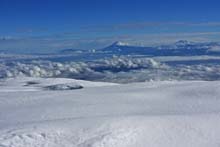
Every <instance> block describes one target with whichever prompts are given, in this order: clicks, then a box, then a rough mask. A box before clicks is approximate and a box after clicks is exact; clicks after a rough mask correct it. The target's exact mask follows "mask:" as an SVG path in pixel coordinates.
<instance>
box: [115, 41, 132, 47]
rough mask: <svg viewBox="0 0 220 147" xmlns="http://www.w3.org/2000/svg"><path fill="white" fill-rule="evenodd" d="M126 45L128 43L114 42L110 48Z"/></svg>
mask: <svg viewBox="0 0 220 147" xmlns="http://www.w3.org/2000/svg"><path fill="white" fill-rule="evenodd" d="M128 45H129V44H128V43H125V42H121V41H116V42H114V43H113V44H112V45H111V46H128Z"/></svg>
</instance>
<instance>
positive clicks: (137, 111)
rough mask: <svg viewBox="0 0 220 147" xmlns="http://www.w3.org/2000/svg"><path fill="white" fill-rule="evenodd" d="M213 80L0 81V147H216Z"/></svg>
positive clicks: (217, 108)
mask: <svg viewBox="0 0 220 147" xmlns="http://www.w3.org/2000/svg"><path fill="white" fill-rule="evenodd" d="M219 124H220V82H217V81H216V82H195V81H194V82H190V81H188V82H146V83H133V84H125V85H117V84H111V83H99V82H87V81H79V80H70V79H39V78H20V79H8V80H4V81H1V82H0V147H219V146H220V126H219Z"/></svg>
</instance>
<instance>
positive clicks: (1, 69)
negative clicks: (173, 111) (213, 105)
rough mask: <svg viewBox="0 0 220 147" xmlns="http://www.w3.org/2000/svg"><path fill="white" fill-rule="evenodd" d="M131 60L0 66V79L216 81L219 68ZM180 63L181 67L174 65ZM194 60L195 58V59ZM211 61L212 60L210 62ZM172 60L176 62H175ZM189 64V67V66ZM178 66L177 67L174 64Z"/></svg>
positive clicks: (132, 58) (146, 59)
mask: <svg viewBox="0 0 220 147" xmlns="http://www.w3.org/2000/svg"><path fill="white" fill-rule="evenodd" d="M173 58H174V59H169V60H170V61H171V62H172V64H170V63H167V62H168V61H166V60H167V59H163V58H161V59H160V58H158V60H161V61H163V60H164V62H159V61H158V60H154V59H152V58H137V57H136V58H134V57H132V56H131V57H129V56H119V57H112V58H105V59H100V60H94V61H87V62H86V61H85V62H53V61H45V60H38V61H34V60H30V61H23V62H21V61H20V62H19V61H14V62H2V63H1V64H0V77H1V78H8V77H22V76H27V77H61V78H74V79H84V80H91V81H109V82H117V83H128V82H143V81H150V80H219V79H220V64H218V61H216V63H212V62H211V63H208V62H207V63H206V62H204V63H203V61H202V60H201V59H202V58H204V59H206V60H204V61H207V60H208V59H209V58H208V57H201V59H200V58H198V59H197V60H198V61H197V63H196V64H192V63H193V62H194V61H190V58H191V57H190V58H187V59H185V58H186V57H185V58H184V59H181V58H177V57H173ZM179 59H181V60H182V61H184V62H189V63H187V64H185V63H178V62H180V61H179ZM195 59H196V58H195ZM210 59H212V60H214V59H213V58H210ZM175 60H176V61H175ZM191 62H192V63H191ZM177 63H178V64H177Z"/></svg>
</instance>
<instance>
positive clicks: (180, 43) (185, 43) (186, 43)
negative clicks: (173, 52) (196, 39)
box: [175, 40, 193, 45]
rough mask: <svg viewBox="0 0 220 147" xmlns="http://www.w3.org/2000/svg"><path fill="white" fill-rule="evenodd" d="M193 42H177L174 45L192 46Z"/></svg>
mask: <svg viewBox="0 0 220 147" xmlns="http://www.w3.org/2000/svg"><path fill="white" fill-rule="evenodd" d="M192 43H193V42H191V41H188V40H179V41H177V42H175V45H189V44H192Z"/></svg>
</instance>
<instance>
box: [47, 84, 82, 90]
mask: <svg viewBox="0 0 220 147" xmlns="http://www.w3.org/2000/svg"><path fill="white" fill-rule="evenodd" d="M82 88H83V86H81V85H78V84H75V83H68V84H56V85H50V86H46V87H44V89H46V90H75V89H82Z"/></svg>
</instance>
